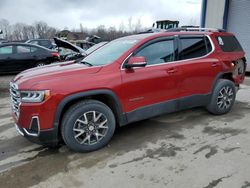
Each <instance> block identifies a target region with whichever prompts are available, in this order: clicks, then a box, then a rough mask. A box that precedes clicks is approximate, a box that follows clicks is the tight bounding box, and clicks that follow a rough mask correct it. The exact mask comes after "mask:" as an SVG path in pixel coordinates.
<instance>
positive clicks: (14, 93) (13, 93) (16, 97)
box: [10, 82, 21, 118]
mask: <svg viewBox="0 0 250 188" xmlns="http://www.w3.org/2000/svg"><path fill="white" fill-rule="evenodd" d="M10 99H11V108H12V111H13V112H14V114H15V115H16V116H17V118H18V117H19V114H20V105H21V98H20V92H19V91H18V86H17V84H15V83H13V82H10Z"/></svg>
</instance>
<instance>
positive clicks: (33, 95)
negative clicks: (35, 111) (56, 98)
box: [20, 90, 50, 103]
mask: <svg viewBox="0 0 250 188" xmlns="http://www.w3.org/2000/svg"><path fill="white" fill-rule="evenodd" d="M20 95H21V102H24V103H25V102H26V103H38V102H42V101H44V100H45V99H46V98H48V97H49V95H50V91H49V90H44V91H20Z"/></svg>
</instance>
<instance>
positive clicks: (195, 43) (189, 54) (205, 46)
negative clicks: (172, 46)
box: [179, 37, 212, 60]
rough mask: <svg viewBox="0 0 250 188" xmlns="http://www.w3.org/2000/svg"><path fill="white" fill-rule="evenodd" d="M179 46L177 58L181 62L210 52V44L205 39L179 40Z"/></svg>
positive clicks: (189, 38)
mask: <svg viewBox="0 0 250 188" xmlns="http://www.w3.org/2000/svg"><path fill="white" fill-rule="evenodd" d="M204 39H206V40H204ZM180 45H181V48H180V54H179V57H180V59H181V60H183V59H191V58H196V57H201V56H204V55H206V54H207V53H209V52H210V51H211V50H212V47H211V43H210V42H209V40H208V38H207V37H206V38H205V37H187V38H181V39H180Z"/></svg>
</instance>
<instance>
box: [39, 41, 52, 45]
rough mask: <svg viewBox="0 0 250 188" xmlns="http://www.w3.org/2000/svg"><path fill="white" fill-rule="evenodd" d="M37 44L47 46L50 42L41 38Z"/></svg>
mask: <svg viewBox="0 0 250 188" xmlns="http://www.w3.org/2000/svg"><path fill="white" fill-rule="evenodd" d="M39 44H40V45H41V46H45V47H49V46H50V45H51V42H50V41H48V40H41V41H39Z"/></svg>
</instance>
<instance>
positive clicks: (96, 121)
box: [61, 100, 115, 152]
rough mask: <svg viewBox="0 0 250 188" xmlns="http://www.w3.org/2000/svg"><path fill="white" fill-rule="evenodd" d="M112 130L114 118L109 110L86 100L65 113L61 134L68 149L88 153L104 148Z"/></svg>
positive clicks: (104, 106) (113, 128) (96, 102)
mask: <svg viewBox="0 0 250 188" xmlns="http://www.w3.org/2000/svg"><path fill="white" fill-rule="evenodd" d="M114 130H115V117H114V114H113V112H112V111H111V109H110V108H109V107H108V106H107V105H105V104H104V103H101V102H99V101H96V100H86V101H83V102H79V103H77V104H76V105H74V106H72V107H71V108H70V109H69V110H68V111H67V112H66V114H65V116H64V117H63V122H62V129H61V134H62V137H63V140H64V141H65V143H66V144H67V146H68V147H69V148H70V149H72V150H74V151H78V152H89V151H94V150H97V149H99V148H102V147H103V146H105V145H106V144H107V143H108V142H109V141H110V139H111V138H112V136H113V134H114Z"/></svg>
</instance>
